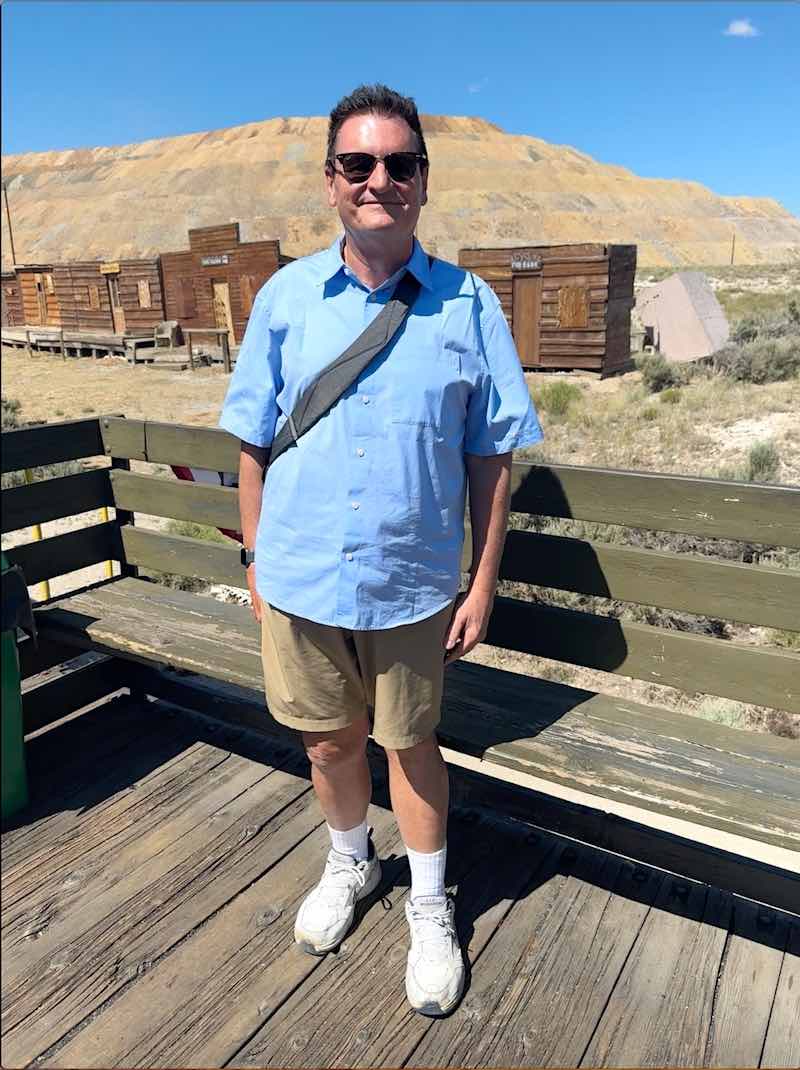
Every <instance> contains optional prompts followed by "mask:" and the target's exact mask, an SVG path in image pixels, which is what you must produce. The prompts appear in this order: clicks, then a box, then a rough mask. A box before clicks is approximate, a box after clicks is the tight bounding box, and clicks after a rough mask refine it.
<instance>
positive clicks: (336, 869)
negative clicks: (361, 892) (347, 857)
mask: <svg viewBox="0 0 800 1070" xmlns="http://www.w3.org/2000/svg"><path fill="white" fill-rule="evenodd" d="M340 877H344V878H345V879H344V880H340V879H339V878H340ZM353 878H355V883H356V884H357V885H358V886H359V887H360V888H363V887H364V885H365V884H366V883H367V874H366V870H365V868H363V867H360V866H348V865H345V864H344V863H342V862H328V864H327V866H326V867H325V874H324V876H323V882H324V886H325V887H326V888H342V889H346V888H353V887H354V885H353Z"/></svg>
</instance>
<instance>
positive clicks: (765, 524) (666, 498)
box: [511, 461, 800, 548]
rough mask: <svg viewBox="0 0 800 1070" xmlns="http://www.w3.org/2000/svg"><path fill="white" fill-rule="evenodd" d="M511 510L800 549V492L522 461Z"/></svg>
mask: <svg viewBox="0 0 800 1070" xmlns="http://www.w3.org/2000/svg"><path fill="white" fill-rule="evenodd" d="M511 510H512V512H517V513H537V514H541V515H543V516H557V517H567V518H570V517H571V518H573V519H575V520H591V521H595V522H597V523H602V524H622V525H623V526H625V527H631V528H646V529H648V530H650V531H677V532H683V533H685V534H688V535H703V536H709V537H713V538H725V539H742V540H745V541H747V542H754V543H766V544H768V545H775V546H790V547H794V548H800V523H798V519H797V518H798V516H800V487H793V486H792V487H786V486H773V485H768V484H759V483H739V482H733V481H726V480H719V479H700V478H694V477H691V476H672V475H662V474H659V473H652V472H623V471H613V470H608V469H605V468H585V467H580V468H578V467H575V466H572V465H557V464H555V465H550V466H543V465H534V464H525V463H523V462H518V461H515V462H513V464H512V472H511Z"/></svg>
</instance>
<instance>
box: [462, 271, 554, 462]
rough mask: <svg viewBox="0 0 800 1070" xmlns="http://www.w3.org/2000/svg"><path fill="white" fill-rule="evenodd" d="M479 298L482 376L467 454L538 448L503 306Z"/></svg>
mask: <svg viewBox="0 0 800 1070" xmlns="http://www.w3.org/2000/svg"><path fill="white" fill-rule="evenodd" d="M487 291H488V287H481V289H480V290H479V291H478V293H476V295H475V311H474V327H475V334H476V342H477V346H478V349H479V351H480V355H481V357H482V360H483V372H482V374H481V376H480V378H479V380H478V382H477V384H476V386H475V389H474V390H473V391H472V393H471V394H470V399H469V404H468V407H467V420H466V429H465V433H464V451H465V452H466V453H474V454H477V455H478V456H482V457H490V456H492V455H493V454H498V453H508V452H509V451H511V450H514V449H519V448H521V447H522V446H534V445H535V444H536V443H537V442H541V440H542V438H543V437H544V436H543V434H542V429H541V426H540V424H539V418H538V416H537V414H536V409H535V407H534V404H533V400H532V398H531V396H530V392H529V390H528V385H527V383H526V382H525V376H524V375H523V373H522V365H521V364H520V360H519V356H518V355H517V349H516V346H515V345H514V339H513V338H512V336H511V331H510V330H509V329H508V323H507V322H506V318H505V316H504V315H503V310H502V308H501V307H500V303H499V302H498V300H497V298H496V297H495V295H494V294H493V293H491V291H488V294H487Z"/></svg>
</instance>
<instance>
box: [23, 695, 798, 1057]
mask: <svg viewBox="0 0 800 1070" xmlns="http://www.w3.org/2000/svg"><path fill="white" fill-rule="evenodd" d="M209 712H213V708H210V709H209ZM265 716H266V715H265ZM371 754H372V759H373V762H372V766H373V771H374V783H375V790H374V801H373V805H372V807H371V810H370V817H369V820H370V823H371V824H372V825H373V826H374V828H375V834H374V836H375V843H376V847H377V848H378V851H379V854H380V856H381V858H382V859H383V860H384V880H383V883H382V885H381V887H380V889H379V891H378V893H377V894H376V895H375V896H373V897H372V898H371V899H370V900H369V901H368V902H367V903H365V904H364V906H363V908H362V909H361V910H360V912H359V915H358V920H357V924H356V927H355V928H354V930H353V931H352V932H351V934H350V935H349V936H348V937H347V938H346V940H345V943H344V944H343V945H342V947H341V949H340V950H339V952H338V953H336V954H329V955H327V956H325V957H324V958H321V959H317V958H312V957H310V956H308V955H305V954H304V953H302V952H301V951H300V950H299V949H298V948H297V947H296V946H295V945H294V943H293V939H292V928H293V923H294V915H295V911H296V909H297V906H298V904H299V902H300V900H301V899H302V897H303V896H304V895H305V894H306V892H307V891H308V890H309V888H310V887H311V886H312V885H313V884H314V883H315V882H316V880H317V877H318V875H319V873H320V872H321V867H322V864H323V860H324V857H325V852H326V850H327V842H328V841H327V833H326V830H325V825H324V819H323V815H322V813H321V810H320V808H319V806H318V804H317V802H316V799H315V797H314V794H313V791H312V790H311V786H310V782H309V779H308V767H307V763H306V761H305V758H304V757H303V756H302V754H301V753H300V752H299V750H297V749H295V748H294V747H293V746H292V745H291V744H290V742H289V740H288V737H287V742H286V744H285V745H284V744H282V743H281V742H280V741H277V742H276V741H275V740H274V739H269V738H265V737H260V736H258V735H256V734H255V733H252V732H250V731H248V730H246V729H243V728H237V727H232V726H229V725H225V724H222V723H219V722H213V721H211V720H208V719H206V718H204V717H203V716H201V715H198V714H195V713H189V712H186V711H184V710H181V709H179V708H177V707H175V706H173V705H171V704H169V703H166V702H163V701H153V700H147V701H143V700H135V699H133V698H131V697H129V696H128V695H127V694H124V695H117V696H116V697H112V698H111V699H104V700H103V701H101V702H100V703H99V704H97V705H96V706H95V707H94V708H92V709H89V710H88V711H87V712H84V713H82V714H80V715H77V716H72V717H69V718H67V719H65V720H63V721H61V722H57V723H54V724H51V725H49V726H47V727H45V728H43V729H41V730H40V731H39V732H38V733H34V734H33V735H30V736H29V737H28V741H27V762H28V777H29V786H30V792H31V805H30V807H29V809H28V810H26V811H25V812H24V813H23V814H21V815H20V817H19V819H17V820H16V822H12V823H11V825H10V827H9V828H8V829H7V830H6V831H5V833H4V835H3V901H2V932H3V993H4V1005H3V1043H2V1048H3V1051H2V1065H3V1066H4V1067H22V1066H27V1065H30V1064H32V1063H34V1061H35V1063H36V1065H42V1066H46V1067H75V1068H78V1067H101V1066H102V1067H109V1066H114V1067H133V1066H136V1067H151V1066H162V1067H163V1066H176V1067H177V1066H179V1067H202V1066H204V1067H212V1066H213V1067H218V1066H219V1067H221V1066H229V1065H230V1066H260V1067H263V1066H283V1067H300V1066H308V1067H322V1066H338V1067H345V1066H420V1067H429V1066H476V1067H477V1066H497V1067H500V1066H576V1067H577V1066H740V1067H745V1066H746V1067H756V1066H770V1067H778V1066H780V1067H790V1066H797V1065H798V1064H800V1030H799V1029H798V1028H797V1023H798V1020H799V1019H800V957H799V956H800V919H799V918H798V917H797V916H796V915H792V914H788V913H785V912H782V911H780V910H777V909H773V908H770V907H763V906H759V905H758V904H756V903H753V902H751V901H749V900H746V899H743V898H741V897H739V896H737V895H735V894H732V893H731V892H728V891H721V890H719V889H718V888H715V887H713V886H711V885H707V884H702V883H697V882H694V881H692V880H689V879H687V878H684V877H678V876H674V875H672V874H670V873H667V872H665V871H663V870H658V869H655V868H653V867H648V866H645V865H642V864H639V863H634V862H630V861H628V860H626V859H624V858H622V857H621V856H619V855H615V854H612V853H609V852H606V851H602V850H599V849H595V848H592V847H589V846H585V845H583V844H580V843H578V842H576V841H573V840H570V839H568V838H567V837H563V836H559V835H556V834H553V833H550V832H546V831H544V830H542V829H537V828H534V827H532V826H531V825H529V824H526V823H524V822H522V821H517V820H513V819H511V818H508V817H505V816H503V815H502V814H501V813H499V812H498V811H496V810H495V811H492V810H489V809H488V808H486V807H483V806H481V805H479V804H478V805H466V804H465V803H464V801H463V797H462V796H460V794H459V792H458V791H456V792H455V794H454V805H453V808H452V812H451V819H450V828H449V850H448V875H447V876H448V884H449V886H450V888H451V889H452V890H454V891H455V892H456V902H457V915H456V916H457V920H458V923H459V929H460V934H461V939H462V946H463V947H464V949H465V951H466V953H467V959H468V962H469V972H468V981H467V990H466V994H465V998H464V1000H463V1002H462V1003H461V1005H460V1006H459V1007H458V1009H457V1010H456V1011H455V1012H454V1013H453V1014H452V1015H451V1017H449V1018H448V1019H445V1020H440V1021H435V1020H431V1019H427V1018H422V1017H420V1016H418V1015H416V1014H414V1012H412V1011H411V1010H410V1009H409V1008H408V1006H407V1004H406V1001H405V992H404V984H403V975H404V968H405V955H406V939H407V926H406V922H405V917H404V912H403V900H404V898H405V895H406V894H407V889H408V879H409V878H408V869H407V866H406V864H405V860H404V857H403V847H402V844H401V842H400V840H399V838H398V834H397V829H396V825H395V823H394V820H393V816H392V814H391V811H390V810H389V809H388V792H387V789H386V780H385V766H384V764H383V762H382V756H381V754H380V752H379V749H378V748H373V750H372V752H371ZM484 779H487V780H488V779H489V778H484ZM535 817H536V814H535V808H534V806H532V810H531V819H532V820H535Z"/></svg>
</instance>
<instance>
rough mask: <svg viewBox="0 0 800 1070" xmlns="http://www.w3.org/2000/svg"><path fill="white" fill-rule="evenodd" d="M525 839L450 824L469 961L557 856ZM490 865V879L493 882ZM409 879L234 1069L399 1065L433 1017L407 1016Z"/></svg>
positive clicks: (451, 860) (544, 840)
mask: <svg viewBox="0 0 800 1070" xmlns="http://www.w3.org/2000/svg"><path fill="white" fill-rule="evenodd" d="M526 836H527V834H526V833H523V834H521V833H520V831H519V830H514V832H513V833H512V830H511V829H509V828H508V827H506V828H503V827H502V826H501V825H499V824H498V823H497V822H493V821H491V820H490V819H486V818H484V819H481V820H479V821H476V822H474V823H473V822H465V821H459V820H458V819H457V818H456V819H453V818H451V821H450V827H449V833H448V872H447V880H448V884H449V886H450V887H451V888H452V887H453V886H454V885H458V892H457V895H456V913H457V919H458V922H457V923H458V926H459V931H460V937H461V941H462V947H464V948H465V949H466V950H467V953H468V955H469V956H475V955H478V954H479V953H480V951H481V949H482V947H483V946H484V945H485V943H486V942H487V940H488V939H489V938H490V937H491V935H492V933H493V932H494V930H495V929H496V927H497V925H498V924H499V923H500V921H501V920H502V917H503V916H504V914H505V913H507V911H508V909H509V907H510V906H511V902H512V901H513V899H514V897H515V896H516V895H518V894H519V893H520V890H521V889H522V888H523V887H524V886H525V884H526V883H527V882H529V881H530V879H531V870H532V869H533V870H540V869H541V864H542V860H543V859H544V858H545V857H546V856H547V855H548V854H552V853H553V851H554V841H553V840H552V839H551V838H549V837H537V838H536V842H535V843H533V842H532V843H526V842H525V840H526ZM521 852H522V853H521ZM525 855H527V858H526V857H525ZM489 866H490V867H491V873H492V880H487V874H488V869H487V867H489ZM406 880H407V878H406ZM406 880H403V881H402V883H401V884H400V885H399V886H396V887H395V888H394V889H392V891H391V892H390V893H389V894H388V895H387V898H388V899H389V901H390V902H391V903H392V907H393V909H392V910H391V911H390V912H389V913H387V914H386V915H385V916H384V917H380V916H378V917H377V918H376V919H375V924H373V925H371V926H363V927H362V928H361V929H359V931H358V932H356V933H355V934H354V935H353V937H352V939H351V940H348V941H347V945H348V946H347V949H346V951H347V954H346V956H345V957H343V956H341V955H339V956H328V957H326V959H325V961H324V962H323V964H322V965H321V967H320V968H319V970H317V971H315V973H314V975H313V976H312V977H310V978H309V979H308V981H307V982H306V983H305V984H304V985H303V986H302V987H301V988H299V989H298V990H297V991H296V992H295V993H293V995H292V997H291V998H290V999H289V1000H287V1002H286V1003H285V1004H284V1005H283V1006H282V1007H281V1008H280V1009H279V1010H278V1012H277V1013H276V1014H275V1015H274V1016H273V1017H272V1018H270V1019H269V1020H267V1021H266V1022H264V1023H263V1025H262V1026H261V1028H260V1029H259V1030H258V1032H257V1033H255V1035H254V1036H253V1037H252V1038H251V1040H250V1041H249V1042H248V1043H247V1044H246V1045H245V1046H244V1047H243V1048H241V1049H240V1050H239V1051H237V1052H236V1053H235V1054H234V1055H233V1057H232V1058H231V1059H230V1060H229V1062H230V1065H234V1066H259V1067H264V1066H287V1065H291V1066H293V1067H315V1066H341V1067H346V1066H373V1065H385V1064H388V1065H395V1066H396V1065H399V1064H401V1063H402V1061H403V1059H404V1057H405V1056H406V1055H408V1054H410V1053H411V1052H412V1051H413V1050H414V1048H415V1047H416V1046H417V1044H418V1043H419V1040H420V1038H421V1037H422V1036H423V1035H424V1032H425V1030H426V1029H427V1028H428V1026H429V1024H430V1019H427V1018H424V1017H421V1016H420V1015H417V1014H416V1013H415V1012H414V1011H412V1010H411V1008H410V1007H409V1005H408V1003H407V1001H406V996H405V983H404V979H405V966H406V957H407V953H408V939H409V934H408V923H407V922H406V918H405V907H404V903H405V899H406V893H407V887H408V886H407V883H406ZM333 1008H335V1012H333V1013H332V1010H333Z"/></svg>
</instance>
